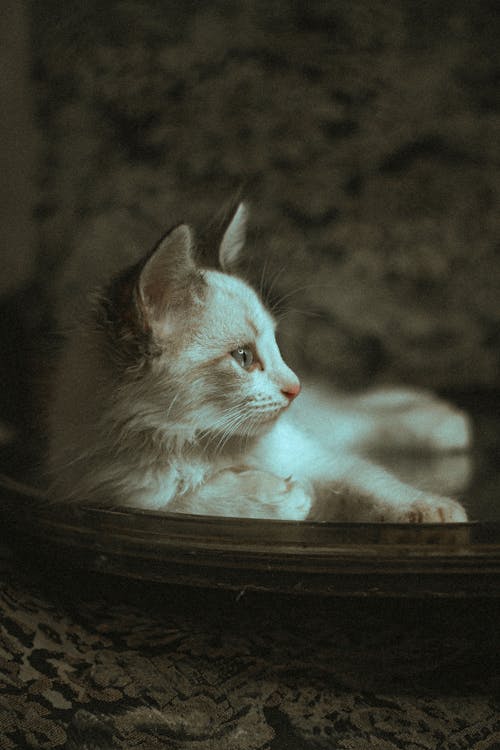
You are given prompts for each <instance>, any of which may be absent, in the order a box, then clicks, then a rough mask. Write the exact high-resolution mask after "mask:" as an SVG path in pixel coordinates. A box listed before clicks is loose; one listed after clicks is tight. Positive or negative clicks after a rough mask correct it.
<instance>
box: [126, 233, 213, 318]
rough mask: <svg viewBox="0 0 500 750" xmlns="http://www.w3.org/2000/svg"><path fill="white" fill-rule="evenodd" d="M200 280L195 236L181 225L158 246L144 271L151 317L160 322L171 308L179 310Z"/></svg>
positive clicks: (142, 290) (145, 296)
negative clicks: (194, 253) (194, 245)
mask: <svg viewBox="0 0 500 750" xmlns="http://www.w3.org/2000/svg"><path fill="white" fill-rule="evenodd" d="M196 278H198V274H197V271H196V265H195V262H194V259H193V237H192V233H191V230H190V228H189V227H188V226H187V225H186V224H180V225H179V226H178V227H175V229H172V231H171V232H169V233H168V234H167V235H166V236H165V237H164V238H163V239H162V240H161V241H160V242H159V243H158V245H157V246H156V248H155V249H154V250H153V252H152V254H151V256H150V257H149V258H148V260H147V261H146V263H145V265H144V266H143V268H142V270H141V273H140V277H139V294H140V297H141V300H142V302H143V304H144V306H145V308H146V311H147V313H148V316H151V317H152V318H153V319H156V320H159V319H161V318H162V317H163V316H164V315H165V313H166V311H167V309H168V308H175V307H179V306H180V305H181V304H182V303H183V302H185V301H186V300H187V299H188V296H189V292H190V290H191V287H192V285H193V282H194V280H195V279H196Z"/></svg>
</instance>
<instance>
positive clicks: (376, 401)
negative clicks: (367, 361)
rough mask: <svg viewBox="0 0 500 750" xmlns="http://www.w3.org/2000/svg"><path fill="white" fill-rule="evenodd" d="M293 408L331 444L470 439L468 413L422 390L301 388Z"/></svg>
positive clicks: (436, 445)
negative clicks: (339, 392)
mask: <svg viewBox="0 0 500 750" xmlns="http://www.w3.org/2000/svg"><path fill="white" fill-rule="evenodd" d="M293 408H294V410H295V415H296V416H295V421H297V422H298V423H300V424H302V425H304V426H305V427H306V429H307V430H308V431H309V432H310V433H311V434H314V435H315V436H316V437H317V438H318V439H320V441H321V442H322V444H323V445H325V446H326V447H329V448H331V449H336V448H341V447H344V448H354V449H356V450H359V449H363V450H364V449H366V450H370V449H371V448H383V449H385V450H397V449H405V450H412V449H423V450H428V451H437V452H442V451H462V450H465V449H467V448H468V447H469V446H470V443H471V427H470V420H469V418H468V417H467V415H466V414H464V413H463V412H462V411H460V409H458V408H456V407H455V406H453V405H451V404H448V403H446V402H444V401H442V400H440V399H438V398H436V397H434V396H433V395H432V394H430V393H428V392H426V391H412V390H406V389H402V388H397V389H380V390H378V391H372V392H371V393H368V394H365V395H363V396H341V397H331V396H330V395H329V394H327V392H326V391H325V390H323V389H317V388H313V389H312V390H311V391H310V392H309V393H307V391H306V390H305V389H304V393H303V395H301V397H300V399H298V401H297V404H294V405H293ZM292 417H293V414H292Z"/></svg>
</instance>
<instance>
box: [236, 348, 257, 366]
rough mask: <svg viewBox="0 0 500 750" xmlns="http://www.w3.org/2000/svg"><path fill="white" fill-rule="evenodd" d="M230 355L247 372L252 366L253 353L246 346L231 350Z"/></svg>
mask: <svg viewBox="0 0 500 750" xmlns="http://www.w3.org/2000/svg"><path fill="white" fill-rule="evenodd" d="M230 354H231V357H234V359H235V360H236V361H237V363H238V364H239V365H240V366H241V367H243V369H244V370H248V368H249V367H251V365H252V364H253V360H254V357H253V352H252V350H251V349H250V347H248V346H239V347H238V348H237V349H233V351H232V352H230Z"/></svg>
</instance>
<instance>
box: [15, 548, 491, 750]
mask: <svg viewBox="0 0 500 750" xmlns="http://www.w3.org/2000/svg"><path fill="white" fill-rule="evenodd" d="M1 572H2V575H1V581H2V583H1V585H0V634H1V635H0V664H1V671H0V748H1V750H14V749H16V750H17V749H18V748H19V749H21V748H44V749H45V748H47V749H48V748H65V750H77V749H78V750H111V748H113V749H114V748H126V750H136V749H138V748H141V750H147V749H148V748H168V749H169V750H170V748H172V749H174V748H175V749H176V750H177V749H178V748H183V749H185V750H320V749H321V750H327V749H328V750H333V749H335V750H348V749H349V750H350V749H352V748H360V749H362V750H364V749H365V748H371V747H373V748H378V749H380V750H395V749H396V748H398V750H399V749H401V750H403V749H404V750H423V749H424V748H425V749H427V748H428V749H429V750H438V749H439V750H444V749H445V748H446V749H447V750H462V749H463V750H470V749H471V748H473V749H474V750H498V747H500V671H499V666H500V663H499V661H500V660H499V649H498V646H499V644H498V614H499V613H500V606H499V605H498V604H496V603H495V602H490V603H488V602H481V601H479V602H477V601H476V602H473V603H470V604H469V603H468V602H452V601H432V602H427V603H426V602H423V601H404V602H403V601H392V600H356V601H354V600H347V599H331V600H320V599H316V598H295V599H294V598H289V597H282V596H258V595H256V594H249V593H244V592H242V593H240V594H238V595H235V594H234V593H229V592H221V591H204V590H190V589H183V588H176V587H168V586H159V585H145V584H140V583H137V582H132V581H127V580H112V579H103V578H101V579H99V578H98V577H96V576H95V575H93V576H87V575H83V574H82V575H78V576H76V577H75V575H74V574H70V573H65V572H64V571H60V572H59V573H58V574H57V576H56V575H55V574H54V573H52V578H51V579H47V578H46V574H43V575H42V574H41V573H40V572H39V571H36V570H34V569H33V567H30V568H28V567H26V564H25V563H22V562H21V561H19V560H16V559H14V558H13V557H10V556H9V555H8V554H7V552H5V554H4V556H3V559H2V565H1Z"/></svg>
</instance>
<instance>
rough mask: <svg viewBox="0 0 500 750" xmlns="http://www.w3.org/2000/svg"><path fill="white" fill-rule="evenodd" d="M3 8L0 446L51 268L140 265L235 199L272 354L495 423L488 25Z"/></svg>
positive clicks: (376, 11)
mask: <svg viewBox="0 0 500 750" xmlns="http://www.w3.org/2000/svg"><path fill="white" fill-rule="evenodd" d="M3 8H4V10H3V19H2V24H1V28H0V42H1V48H0V62H1V68H2V76H1V78H2V80H1V82H0V85H1V87H2V88H1V92H2V102H3V106H2V108H1V109H2V110H3V112H2V114H1V118H2V119H1V122H0V124H1V130H0V158H1V162H0V164H1V174H2V186H1V190H2V232H1V240H0V241H1V242H2V259H3V263H2V268H3V274H2V275H1V277H0V306H1V308H0V309H1V325H0V337H1V339H0V340H1V345H2V351H3V358H2V360H3V361H2V363H1V365H0V377H1V378H2V382H3V383H4V387H3V388H2V394H1V395H0V414H1V415H4V416H5V421H6V422H7V423H11V424H16V425H17V426H18V427H20V429H21V430H22V431H24V434H25V435H29V436H31V437H33V435H35V434H36V433H39V432H40V429H39V423H40V414H41V411H40V408H39V406H38V403H39V401H40V398H42V400H43V392H44V386H43V382H44V380H45V376H44V375H43V372H45V364H44V363H45V361H46V359H47V357H46V353H47V352H49V351H50V345H49V344H47V343H46V342H47V340H48V339H47V334H48V333H51V332H52V331H54V329H55V323H54V308H55V296H54V290H55V289H56V288H58V289H60V288H61V279H64V273H65V271H64V269H65V267H66V266H67V264H68V261H69V260H70V259H71V258H74V257H80V258H84V259H85V258H89V263H90V262H91V261H92V259H94V261H95V259H96V258H100V257H102V254H103V253H105V252H106V247H108V246H111V245H113V246H116V245H117V244H120V243H122V242H123V243H125V244H126V243H128V242H130V241H131V240H132V239H133V238H136V240H135V241H138V242H139V241H140V242H144V244H145V250H147V249H148V248H149V245H150V244H152V243H153V242H154V241H155V240H156V239H157V238H158V236H159V234H161V232H162V231H163V230H165V229H167V228H169V227H170V226H171V225H173V224H174V223H176V222H178V221H180V220H187V221H190V222H192V223H193V224H194V225H195V226H196V227H197V228H198V230H199V232H200V233H201V234H202V233H203V231H204V228H206V227H207V226H208V225H209V224H210V223H211V222H212V221H213V220H214V217H216V216H218V215H220V213H221V211H222V210H223V209H224V206H225V205H227V203H228V201H230V200H233V199H234V198H235V196H237V195H240V196H242V197H244V198H245V199H247V200H248V201H249V203H250V205H251V208H252V214H251V227H250V241H249V248H248V253H249V259H250V260H251V264H250V265H251V268H250V273H251V274H253V275H254V277H255V278H256V279H260V276H261V273H262V272H263V271H264V276H265V279H266V283H267V285H268V286H271V285H272V286H273V295H274V296H276V297H280V296H284V297H285V298H286V300H285V308H286V307H287V306H288V308H289V311H288V314H287V315H286V317H285V318H284V320H283V323H282V330H281V344H282V348H283V350H284V354H285V357H286V358H287V359H288V361H289V362H290V364H291V365H292V366H293V367H295V368H296V369H297V370H298V371H299V373H301V374H306V373H313V374H316V375H322V376H326V377H327V378H328V379H329V380H330V381H331V382H332V383H333V384H334V385H335V386H338V387H340V388H343V389H350V390H352V389H359V388H363V387H366V386H368V385H379V384H384V383H405V384H414V385H419V386H424V387H430V388H434V389H437V390H440V391H443V392H445V393H447V394H450V393H451V394H453V395H454V397H456V398H457V399H458V400H459V401H460V400H462V401H467V399H470V397H471V394H474V397H475V398H476V402H477V403H479V401H481V403H482V404H483V412H484V413H485V414H486V415H488V414H491V412H492V411H494V410H495V409H497V407H498V404H499V401H498V398H497V397H496V396H495V394H496V393H497V392H498V389H499V386H500V326H499V322H500V304H499V299H500V232H499V229H500V214H499V211H498V205H499V194H500V179H499V176H500V127H499V125H500V97H499V84H500V52H499V50H500V16H499V12H498V8H497V3H495V2H493V0H489V1H486V0H479V1H477V2H474V3H471V2H469V1H468V0H467V1H466V0H455V2H453V3H452V2H443V1H442V0H427V1H425V2H419V3H415V2H412V0H392V1H391V2H389V3H387V2H386V1H385V0H384V1H383V0H368V1H367V2H361V1H358V2H352V0H338V1H336V2H326V1H324V0H323V1H322V2H320V1H319V0H309V1H307V2H306V1H305V0H281V1H279V2H273V1H272V0H265V1H264V0H247V1H246V2H242V1H240V2H237V1H233V2H230V1H227V0H210V2H203V1H198V2H194V1H193V0H186V1H184V2H168V1H166V0H149V1H148V2H146V1H145V0H126V1H125V0H123V1H119V0H111V1H110V2H107V3H101V2H97V1H95V0H86V2H82V1H79V2H77V1H76V0H65V2H60V1H59V0H44V2H41V1H40V0H33V1H32V2H24V3H23V2H19V1H16V2H15V1H14V0H6V1H5V0H4V3H3ZM66 293H67V294H68V295H71V294H73V290H72V288H71V287H69V286H68V287H67V288H66ZM478 394H479V395H478ZM477 399H479V400H477ZM484 404H486V406H484ZM488 424H489V425H490V426H489V427H487V428H485V429H487V430H490V431H491V430H492V429H493V427H492V426H491V424H490V423H488ZM35 452H36V451H35Z"/></svg>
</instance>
